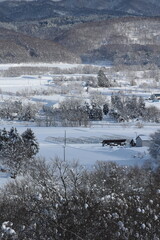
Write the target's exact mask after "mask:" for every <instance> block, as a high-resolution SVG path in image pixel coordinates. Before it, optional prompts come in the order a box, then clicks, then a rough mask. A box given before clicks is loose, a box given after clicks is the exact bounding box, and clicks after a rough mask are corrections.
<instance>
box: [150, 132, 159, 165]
mask: <svg viewBox="0 0 160 240" xmlns="http://www.w3.org/2000/svg"><path fill="white" fill-rule="evenodd" d="M151 138H152V141H151V145H150V147H149V153H150V154H151V156H152V157H153V158H154V159H155V160H157V161H158V164H160V130H158V131H157V132H155V133H154V134H152V135H151Z"/></svg>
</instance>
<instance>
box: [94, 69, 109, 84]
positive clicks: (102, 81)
mask: <svg viewBox="0 0 160 240" xmlns="http://www.w3.org/2000/svg"><path fill="white" fill-rule="evenodd" d="M97 79H98V86H99V87H111V84H110V81H109V79H108V78H107V77H106V75H105V74H104V72H103V70H99V72H98V76H97Z"/></svg>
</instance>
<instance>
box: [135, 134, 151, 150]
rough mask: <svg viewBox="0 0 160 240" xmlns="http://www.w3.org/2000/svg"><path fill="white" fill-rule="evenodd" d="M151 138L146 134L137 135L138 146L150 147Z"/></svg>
mask: <svg viewBox="0 0 160 240" xmlns="http://www.w3.org/2000/svg"><path fill="white" fill-rule="evenodd" d="M150 142H151V139H150V137H149V136H146V135H139V136H138V137H136V147H149V146H150Z"/></svg>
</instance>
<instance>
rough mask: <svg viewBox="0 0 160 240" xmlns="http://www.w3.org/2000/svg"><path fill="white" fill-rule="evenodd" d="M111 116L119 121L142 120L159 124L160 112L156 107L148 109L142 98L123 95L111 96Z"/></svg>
mask: <svg viewBox="0 0 160 240" xmlns="http://www.w3.org/2000/svg"><path fill="white" fill-rule="evenodd" d="M110 115H111V116H112V117H114V118H115V119H117V120H121V119H123V121H127V120H130V119H141V120H144V121H149V122H150V121H152V122H159V120H160V111H159V109H158V108H156V107H154V106H150V107H146V106H145V102H144V99H143V98H142V97H136V96H132V97H128V96H121V95H113V96H111V111H110Z"/></svg>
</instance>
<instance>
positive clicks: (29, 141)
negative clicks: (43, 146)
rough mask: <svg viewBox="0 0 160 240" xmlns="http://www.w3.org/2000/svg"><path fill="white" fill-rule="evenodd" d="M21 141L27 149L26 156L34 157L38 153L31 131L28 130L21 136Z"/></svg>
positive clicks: (37, 146) (36, 143)
mask: <svg viewBox="0 0 160 240" xmlns="http://www.w3.org/2000/svg"><path fill="white" fill-rule="evenodd" d="M22 139H23V141H24V144H25V147H26V149H27V156H28V157H29V158H31V157H33V156H34V155H36V154H37V153H38V151H39V144H38V142H37V140H36V137H35V135H34V133H33V131H32V129H30V128H28V129H27V130H26V131H25V132H24V133H23V134H22Z"/></svg>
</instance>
